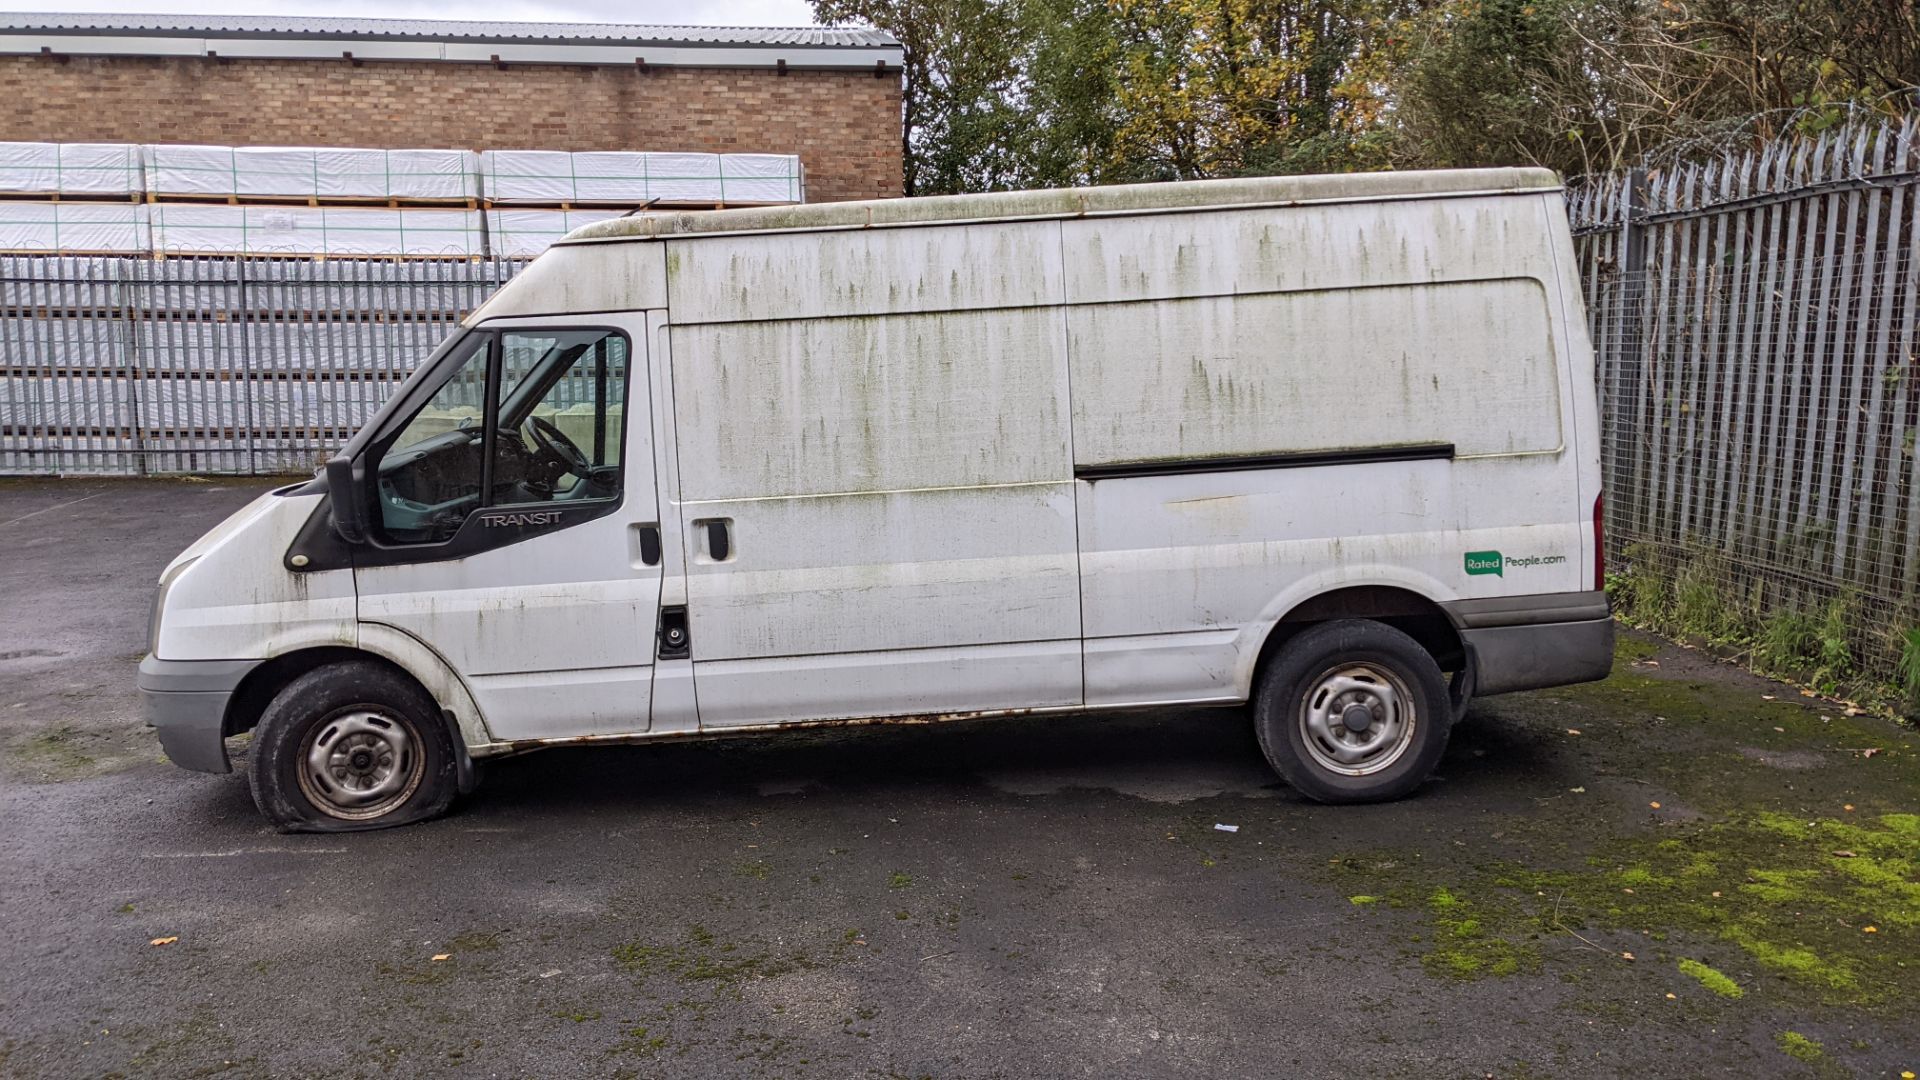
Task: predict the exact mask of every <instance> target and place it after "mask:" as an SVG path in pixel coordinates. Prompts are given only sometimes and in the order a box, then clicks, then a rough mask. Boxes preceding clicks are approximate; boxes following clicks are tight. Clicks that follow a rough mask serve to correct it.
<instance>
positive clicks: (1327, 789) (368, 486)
mask: <svg viewBox="0 0 1920 1080" xmlns="http://www.w3.org/2000/svg"><path fill="white" fill-rule="evenodd" d="M1598 437H1599V423H1598V419H1597V417H1596V413H1595V397H1594V381H1593V359H1592V355H1591V351H1590V347H1589V345H1588V341H1587V335H1586V331H1585V324H1584V320H1583V318H1582V314H1581V301H1580V290H1579V285H1578V282H1577V280H1576V279H1575V276H1574V261H1573V248H1572V243H1571V239H1570V236H1569V233H1568V228H1567V219H1566V214H1565V211H1564V209H1563V205H1562V197H1561V193H1560V188H1559V184H1558V181H1557V180H1556V179H1555V178H1554V176H1553V175H1552V174H1550V173H1548V172H1545V171H1541V170H1528V169H1519V170H1479V171H1461V172H1431V173H1383V174H1373V175H1355V176H1327V177H1292V178H1280V179H1252V180H1226V181H1210V182H1199V183H1183V184H1158V185H1143V186H1136V187H1112V188H1100V189H1091V190H1073V191H1042V192H1023V193H1013V194H994V195H977V196H955V197H943V198H930V199H902V200H891V201H882V202H868V203H841V204H834V205H821V206H808V207H798V208H778V209H757V210H729V211H722V212H717V213H687V214H663V215H654V216H641V217H629V218H625V219H622V220H618V221H611V222H603V223H600V224H597V225H593V226H589V227H587V228H585V229H581V230H579V231H577V232H575V233H574V234H572V235H571V236H570V237H569V238H568V239H567V240H565V241H563V242H562V243H560V244H558V245H556V246H555V247H553V248H552V249H551V250H550V251H548V252H547V253H546V254H545V255H543V256H541V257H540V258H539V259H538V260H537V261H536V262H534V263H533V264H532V265H531V266H529V267H527V268H526V269H525V270H524V271H523V272H522V273H521V274H520V275H519V276H518V277H516V278H514V279H513V280H512V282H510V283H509V284H508V285H506V286H505V287H504V288H502V289H501V290H500V291H499V292H498V293H497V294H496V295H495V296H494V297H493V298H492V299H490V300H489V301H488V302H487V303H486V304H485V305H484V306H483V307H481V308H480V309H479V310H478V311H476V312H474V313H473V315H472V316H471V317H470V318H468V319H467V320H466V322H465V324H464V326H463V328H462V329H461V330H460V332H459V333H457V334H455V335H454V336H453V337H452V338H451V339H450V340H448V341H447V342H446V343H445V344H444V345H443V346H441V348H440V349H439V350H438V351H437V352H436V353H435V354H434V355H433V356H432V357H431V358H430V359H428V360H427V361H426V362H425V363H424V364H423V365H422V366H421V367H420V369H419V370H418V371H417V372H416V373H415V374H414V375H413V377H412V378H411V379H409V380H408V381H407V382H406V383H405V384H404V385H403V386H402V387H401V388H400V389H399V391H398V392H397V393H396V394H395V395H394V397H393V399H392V400H391V401H390V402H389V403H388V404H387V405H386V407H385V408H384V409H382V410H381V412H380V413H379V415H378V416H376V417H375V418H374V420H373V421H372V422H371V423H370V424H369V425H368V426H367V428H366V429H365V430H364V431H362V432H360V433H359V434H358V435H357V436H356V437H355V438H354V439H353V440H352V442H350V443H349V444H348V445H347V446H346V448H345V449H344V450H343V451H341V453H340V454H339V455H338V456H337V457H335V458H334V459H332V460H331V461H329V462H328V464H327V466H326V468H325V469H324V470H323V471H322V473H321V474H320V475H319V476H317V477H316V478H315V479H314V480H312V481H311V482H308V483H303V484H298V485H295V486H292V487H287V488H283V489H281V490H279V491H275V492H272V493H270V494H268V495H265V496H262V497H261V498H260V499H259V500H258V501H257V502H255V503H253V504H252V505H250V506H248V507H246V508H245V509H243V510H241V511H240V512H239V513H237V514H235V515H234V516H233V517H232V518H231V519H229V520H228V521H226V522H225V523H223V524H221V525H220V526H219V527H217V528H215V529H214V530H213V531H212V532H210V533H208V534H207V535H206V536H204V537H202V538H201V539H200V540H199V541H198V542H196V543H195V544H194V545H193V546H192V547H190V548H188V549H187V550H186V551H185V552H183V553H182V554H181V555H180V556H179V558H177V559H175V560H174V561H173V563H172V564H171V565H170V566H168V567H167V569H166V571H165V573H164V574H163V575H162V577H161V580H160V588H159V594H158V596H157V598H156V600H155V603H154V608H153V612H154V615H153V628H152V654H151V655H150V656H148V657H147V658H146V660H145V661H144V662H143V663H142V664H141V668H140V688H141V690H142V691H143V692H144V696H145V700H146V706H147V709H148V717H149V721H150V722H151V723H152V725H153V726H154V727H156V728H157V729H158V731H159V735H160V740H161V743H162V745H163V746H164V747H165V749H166V751H167V753H168V755H169V756H170V757H171V758H172V759H173V760H174V761H175V762H177V763H179V764H180V765H183V766H185V767H187V768H190V769H200V770H206V771H213V772H224V771H227V770H228V769H230V767H231V766H230V763H229V758H228V754H227V750H226V747H225V743H224V740H225V739H227V738H229V737H231V736H234V735H238V734H240V733H243V732H249V731H250V732H252V733H253V738H252V749H251V752H250V754H249V762H248V768H249V772H250V776H251V783H252V789H253V793H254V797H255V799H256V801H257V802H258V804H259V806H260V809H261V810H262V811H263V812H264V813H265V814H266V816H267V817H268V818H269V819H270V820H271V821H273V822H274V823H275V824H276V825H278V826H280V827H283V828H287V829H324V830H338V829H353V828H365V827H372V826H380V825H389V824H395V823H399V822H405V821H413V820H418V819H421V818H424V817H429V816H431V815H434V814H437V813H439V812H440V811H442V810H444V809H445V808H446V807H447V805H448V804H449V802H450V800H452V799H453V797H454V796H455V794H456V793H457V792H459V791H462V790H465V789H467V788H469V787H471V785H472V778H473V762H474V761H476V760H479V759H485V758H494V757H500V756H503V755H508V754H518V753H522V752H525V751H530V750H535V749H539V748H541V747H547V746H554V745H561V744H569V745H570V744H579V743H600V742H609V743H611V742H621V743H625V742H638V741H643V740H655V739H679V738H689V737H696V736H707V735H715V734H721V735H735V734H740V733H745V732H767V731H773V730H776V729H782V728H789V727H803V726H807V725H819V724H839V723H848V722H869V721H873V722H879V721H886V720H900V719H912V720H929V719H933V720H947V719H959V718H965V717H979V716H994V715H1007V714H1014V713H1020V714H1029V713H1031V714H1044V713H1068V712H1083V711H1089V710H1109V709H1140V708H1160V707H1166V706H1175V705H1201V704H1209V705H1222V706H1236V705H1245V704H1247V703H1251V705H1252V708H1251V714H1252V719H1253V722H1254V724H1255V726H1256V728H1257V730H1258V732H1259V736H1260V744H1261V746H1262V747H1263V748H1264V750H1265V752H1266V755H1267V757H1268V759H1269V760H1270V761H1271V762H1272V764H1273V766H1274V768H1275V769H1277V770H1278V771H1279V773H1280V775H1281V776H1282V777H1284V778H1285V779H1286V780H1287V781H1288V782H1289V783H1290V784H1291V785H1292V786H1293V787H1295V788H1296V789H1298V790H1299V791H1300V792H1301V793H1303V794H1304V795H1306V796H1309V797H1311V798H1314V799H1318V800H1322V801H1327V802H1356V801H1364V800H1377V799H1388V798H1394V797H1397V796H1401V795H1404V794H1406V793H1408V792H1410V791H1412V790H1413V789H1414V788H1415V787H1417V786H1418V785H1419V784H1420V783H1421V782H1422V781H1423V780H1424V779H1425V778H1426V777H1427V775H1428V774H1429V773H1430V771H1431V770H1432V769H1433V767H1434V765H1435V763H1436V762H1437V761H1438V760H1439V759H1440V756H1441V753H1442V752H1443V750H1444V749H1445V747H1446V744H1447V736H1448V732H1449V730H1450V728H1451V725H1452V723H1453V721H1454V720H1455V719H1456V718H1457V717H1458V716H1459V715H1460V714H1461V713H1462V711H1463V710H1464V709H1465V707H1466V703H1467V701H1468V699H1469V698H1470V697H1472V696H1473V695H1476V694H1479V695H1485V694H1498V693H1505V692H1508V691H1513V690H1524V689H1528V688H1532V687H1543V686H1554V685H1559V684H1565V683H1573V682H1580V681H1583V680H1590V679H1598V678H1601V677H1603V676H1605V675H1606V674H1607V672H1608V669H1609V667H1610V664H1611V660H1612V640H1613V631H1612V623H1611V621H1610V620H1609V618H1608V608H1607V601H1606V597H1605V595H1604V593H1603V592H1602V591H1601V569H1600V563H1601V544H1600V536H1599V532H1600V462H1599V453H1598V446H1599V443H1598ZM1035 722H1044V721H1043V720H1036V721H1035Z"/></svg>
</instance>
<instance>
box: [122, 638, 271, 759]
mask: <svg viewBox="0 0 1920 1080" xmlns="http://www.w3.org/2000/svg"><path fill="white" fill-rule="evenodd" d="M259 663H260V661H258V660H161V659H159V658H158V657H155V656H152V655H149V656H147V657H146V658H145V659H143V660H141V661H140V675H139V679H138V682H137V685H138V686H139V688H140V703H141V706H142V709H143V710H144V711H145V713H146V717H147V726H148V727H151V728H153V729H154V730H155V731H156V732H158V733H159V735H160V748H161V749H162V750H165V751H166V752H167V758H168V760H170V761H172V762H173V763H174V764H175V765H178V766H180V767H181V768H183V769H192V770H194V771H195V772H211V773H224V772H232V771H233V763H232V762H230V761H228V760H227V744H226V718H227V701H228V699H230V698H232V697H233V691H234V688H235V687H237V686H239V685H240V680H241V679H244V678H246V676H247V672H249V671H252V670H253V669H254V667H255V666H256V665H258V664H259Z"/></svg>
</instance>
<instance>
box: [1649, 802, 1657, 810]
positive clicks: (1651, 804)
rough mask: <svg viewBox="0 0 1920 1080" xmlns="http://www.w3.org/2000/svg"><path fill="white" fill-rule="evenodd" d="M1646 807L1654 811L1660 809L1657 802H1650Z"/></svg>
mask: <svg viewBox="0 0 1920 1080" xmlns="http://www.w3.org/2000/svg"><path fill="white" fill-rule="evenodd" d="M1647 805H1648V806H1651V807H1653V808H1654V809H1655V810H1658V809H1660V804H1659V803H1657V802H1650V803H1648V804H1647Z"/></svg>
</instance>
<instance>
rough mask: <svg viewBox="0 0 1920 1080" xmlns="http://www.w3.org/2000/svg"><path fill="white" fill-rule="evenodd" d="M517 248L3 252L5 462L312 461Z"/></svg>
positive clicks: (306, 466) (70, 468) (0, 327)
mask: <svg viewBox="0 0 1920 1080" xmlns="http://www.w3.org/2000/svg"><path fill="white" fill-rule="evenodd" d="M522 265H524V262H521V261H512V260H484V261H475V260H465V259H461V260H353V259H346V260H324V261H322V260H310V259H300V260H292V259H289V260H269V259H245V258H238V257H232V258H191V259H167V260H153V259H145V258H112V257H59V256H6V257H0V474H16V475H17V474H53V475H68V474H75V473H99V474H111V475H123V476H124V475H142V474H151V473H239V474H274V473H290V472H291V473H299V472H308V471H311V470H312V469H313V468H314V466H315V465H316V463H317V462H318V461H320V460H321V459H322V458H323V457H324V456H325V455H326V454H327V453H328V452H330V451H332V450H334V449H336V448H337V447H339V446H340V445H341V444H342V443H344V442H345V441H346V440H347V438H348V437H349V436H351V435H352V434H353V432H354V431H355V430H357V429H358V428H359V427H360V426H361V425H362V424H363V423H364V422H365V421H366V420H367V419H368V418H369V417H370V416H372V415H373V413H374V411H375V410H376V409H378V408H379V407H380V405H381V404H382V403H383V402H385V401H386V399H387V397H388V396H389V395H390V394H391V393H392V392H393V389H394V387H396V386H397V385H398V384H399V382H400V381H401V380H402V379H404V378H406V376H407V374H408V373H409V372H410V371H412V370H413V367H414V365H415V364H417V363H418V362H419V361H420V360H421V359H422V358H424V357H425V356H426V355H427V353H428V352H429V351H431V350H432V349H433V347H434V346H435V345H437V344H438V343H439V342H440V341H441V339H443V338H445V337H446V336H447V335H448V334H449V333H450V332H451V331H452V330H453V328H454V327H455V326H456V325H457V324H458V322H459V320H460V319H461V318H462V317H463V316H464V315H466V313H467V312H469V311H471V310H473V309H474V308H475V307H477V306H479V304H480V303H481V302H482V301H483V300H485V299H486V297H487V296H488V295H489V294H490V293H492V292H493V291H494V290H495V289H497V288H498V287H499V286H500V285H501V284H502V283H503V282H505V281H506V280H507V279H508V278H509V277H511V276H512V275H513V273H514V272H515V271H516V270H517V269H519V268H520V267H521V266H522Z"/></svg>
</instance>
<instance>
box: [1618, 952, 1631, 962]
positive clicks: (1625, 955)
mask: <svg viewBox="0 0 1920 1080" xmlns="http://www.w3.org/2000/svg"><path fill="white" fill-rule="evenodd" d="M1620 959H1622V960H1631V959H1633V954H1632V953H1630V952H1623V953H1621V954H1620Z"/></svg>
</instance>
